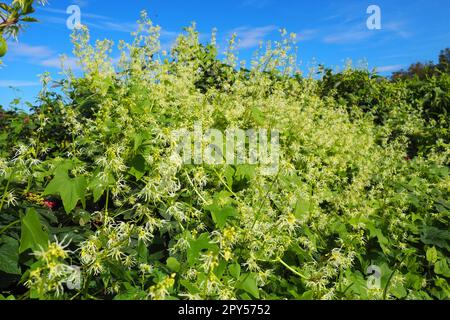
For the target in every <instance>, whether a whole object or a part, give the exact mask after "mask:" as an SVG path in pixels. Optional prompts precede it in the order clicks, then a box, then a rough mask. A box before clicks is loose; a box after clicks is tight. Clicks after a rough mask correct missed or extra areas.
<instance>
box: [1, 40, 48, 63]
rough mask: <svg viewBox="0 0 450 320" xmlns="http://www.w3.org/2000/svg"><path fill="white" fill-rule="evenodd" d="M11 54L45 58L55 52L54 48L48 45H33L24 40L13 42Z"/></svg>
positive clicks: (10, 45)
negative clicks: (23, 41)
mask: <svg viewBox="0 0 450 320" xmlns="http://www.w3.org/2000/svg"><path fill="white" fill-rule="evenodd" d="M9 47H10V53H9V54H10V56H11V57H21V58H30V59H43V58H46V57H49V56H51V55H53V54H54V52H53V50H51V49H50V48H48V47H46V46H33V45H29V44H26V43H22V42H11V43H10V44H9Z"/></svg>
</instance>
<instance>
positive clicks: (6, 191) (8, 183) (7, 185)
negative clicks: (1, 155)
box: [0, 176, 11, 212]
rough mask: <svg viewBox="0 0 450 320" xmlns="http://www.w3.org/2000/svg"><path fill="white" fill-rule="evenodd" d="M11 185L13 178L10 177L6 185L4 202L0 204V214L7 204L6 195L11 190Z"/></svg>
mask: <svg viewBox="0 0 450 320" xmlns="http://www.w3.org/2000/svg"><path fill="white" fill-rule="evenodd" d="M10 183H11V176H9V178H8V182H7V183H6V189H5V192H3V197H2V201H1V202H0V212H1V211H2V209H3V204H4V203H5V200H6V194H7V193H8V189H9V185H10Z"/></svg>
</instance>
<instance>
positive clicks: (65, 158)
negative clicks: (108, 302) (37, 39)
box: [0, 15, 450, 300]
mask: <svg viewBox="0 0 450 320" xmlns="http://www.w3.org/2000/svg"><path fill="white" fill-rule="evenodd" d="M140 26H141V27H140V29H139V31H138V32H137V33H136V35H135V40H134V41H133V42H132V43H129V44H128V43H121V45H120V48H121V50H122V52H123V55H122V58H121V59H120V61H119V62H118V64H117V65H116V64H113V63H112V60H113V59H112V58H111V57H110V56H109V53H110V49H111V48H112V46H113V44H112V42H110V41H108V40H105V41H98V42H97V43H96V45H95V46H92V45H90V43H89V33H88V31H87V30H82V31H77V32H76V33H75V34H74V35H73V39H74V47H75V54H76V56H77V57H78V59H79V62H80V66H81V67H82V69H83V74H82V76H80V77H75V76H74V75H72V74H71V73H67V74H68V75H69V76H68V79H65V80H63V81H60V82H58V83H55V85H56V86H59V88H58V90H57V91H58V93H56V92H52V90H51V88H49V85H50V84H51V83H52V82H51V79H49V77H48V75H44V77H43V79H42V82H43V90H42V92H41V93H40V95H39V97H38V103H37V105H35V106H32V112H31V113H30V114H26V113H24V112H20V111H18V110H10V111H5V110H0V129H1V131H0V201H1V204H0V275H1V276H2V277H0V292H1V293H2V296H0V298H1V299H3V298H8V299H14V298H22V299H54V298H58V299H94V298H95V299H118V300H129V299H301V300H306V299H448V298H449V297H450V288H449V285H448V279H449V273H450V271H449V266H448V264H449V259H448V256H449V250H450V244H449V241H450V237H449V232H448V226H449V222H450V202H449V201H448V199H449V198H450V170H449V155H450V148H449V143H450V142H449V139H448V138H449V135H448V128H449V126H448V121H449V119H448V105H449V99H448V97H449V96H448V95H449V92H450V90H449V83H450V82H449V75H448V74H446V73H441V74H436V75H433V76H432V77H429V78H425V79H422V80H421V79H404V80H398V81H390V80H389V79H385V78H382V77H379V76H377V75H376V74H373V73H371V72H368V71H365V70H355V69H352V68H349V69H347V70H345V71H344V72H342V73H338V74H336V73H332V72H331V71H328V70H325V69H323V68H322V70H320V71H321V73H322V75H323V77H322V78H320V79H315V78H313V77H309V78H308V77H302V76H300V75H299V73H298V69H297V66H296V63H295V61H296V59H295V55H294V53H293V48H294V44H293V43H292V38H291V37H290V36H288V35H286V33H284V32H282V35H281V40H280V41H278V42H276V43H273V44H270V45H268V46H267V49H266V51H260V52H258V53H257V54H256V55H255V58H254V59H253V61H251V64H250V65H251V66H252V67H251V69H250V70H248V69H243V68H239V67H238V65H239V60H238V58H237V56H236V55H235V50H234V46H235V41H234V39H232V40H231V41H230V47H229V48H228V50H227V52H226V54H225V56H226V57H225V59H224V61H219V60H218V58H217V57H218V52H217V49H216V46H215V44H214V41H212V43H210V44H206V45H205V44H200V42H199V39H198V33H197V32H196V31H195V28H194V27H190V28H187V29H186V32H185V33H184V34H183V35H181V36H180V37H179V38H178V40H177V44H176V46H175V48H174V49H173V50H172V51H171V52H170V53H163V52H162V51H161V50H160V45H159V40H158V39H159V36H158V35H159V28H158V27H155V26H153V25H152V23H151V22H150V21H148V20H147V18H146V16H145V15H144V16H143V19H142V21H141V23H140ZM199 121H201V122H202V125H203V128H204V130H205V131H206V130H207V129H208V128H215V129H218V130H221V131H223V132H225V131H226V130H227V129H231V128H242V129H250V128H267V129H277V130H278V131H279V132H280V149H281V157H280V164H279V168H278V170H277V173H276V174H275V175H272V176H270V175H266V174H264V170H263V168H262V167H261V166H259V165H241V164H239V165H219V166H211V165H206V164H205V165H183V164H182V163H181V160H180V159H179V158H177V157H176V156H174V155H173V154H174V153H173V151H174V150H175V148H176V146H177V143H178V139H179V137H177V136H176V135H173V134H172V133H173V132H174V130H177V129H188V130H192V129H193V126H194V123H195V122H199ZM60 203H61V204H62V205H59V204H60ZM18 239H20V241H19V240H18ZM49 239H51V241H50V242H49ZM53 239H54V240H53ZM70 265H76V266H79V267H80V270H81V277H82V281H81V283H80V289H77V288H72V287H71V288H72V289H71V288H69V287H68V286H67V281H68V279H71V277H72V276H73V270H72V269H71V268H70V267H69V266H70ZM373 265H376V266H378V267H379V268H380V270H381V279H380V287H371V286H368V276H367V274H366V272H367V270H368V267H369V266H373ZM3 275H5V276H4V277H3ZM72 280H73V279H72ZM11 294H12V295H11Z"/></svg>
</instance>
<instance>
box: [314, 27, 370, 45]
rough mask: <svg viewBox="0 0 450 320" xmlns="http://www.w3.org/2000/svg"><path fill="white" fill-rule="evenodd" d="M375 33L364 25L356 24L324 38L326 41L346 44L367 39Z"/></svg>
mask: <svg viewBox="0 0 450 320" xmlns="http://www.w3.org/2000/svg"><path fill="white" fill-rule="evenodd" d="M373 35H374V32H373V31H370V30H368V29H367V28H365V27H364V26H356V27H352V28H349V29H345V30H342V31H339V32H333V33H330V34H328V35H326V36H325V37H324V38H323V41H324V42H325V43H334V44H346V43H351V42H359V41H362V40H366V39H368V38H370V37H372V36H373Z"/></svg>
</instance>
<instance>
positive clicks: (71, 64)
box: [39, 57, 80, 70]
mask: <svg viewBox="0 0 450 320" xmlns="http://www.w3.org/2000/svg"><path fill="white" fill-rule="evenodd" d="M77 61H78V60H77V59H76V58H75V57H64V58H61V57H53V58H50V59H45V60H42V61H40V62H39V64H40V65H41V66H44V67H50V68H58V69H61V66H64V67H65V68H70V69H72V70H78V69H80V67H79V65H78V64H77Z"/></svg>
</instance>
